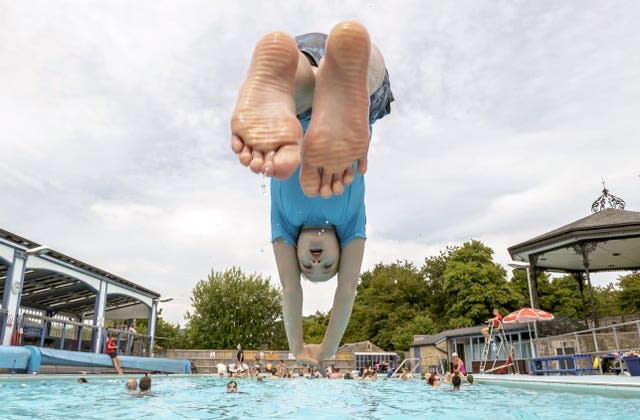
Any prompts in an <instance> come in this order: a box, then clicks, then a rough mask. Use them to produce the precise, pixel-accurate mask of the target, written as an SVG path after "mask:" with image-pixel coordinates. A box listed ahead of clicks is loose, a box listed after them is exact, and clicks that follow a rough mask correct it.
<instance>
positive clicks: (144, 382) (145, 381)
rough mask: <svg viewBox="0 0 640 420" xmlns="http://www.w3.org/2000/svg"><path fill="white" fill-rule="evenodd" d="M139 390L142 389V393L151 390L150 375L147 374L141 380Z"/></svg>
mask: <svg viewBox="0 0 640 420" xmlns="http://www.w3.org/2000/svg"><path fill="white" fill-rule="evenodd" d="M138 388H140V392H147V391H148V390H150V389H151V376H149V374H148V373H145V374H144V376H143V377H142V378H140V382H139V383H138Z"/></svg>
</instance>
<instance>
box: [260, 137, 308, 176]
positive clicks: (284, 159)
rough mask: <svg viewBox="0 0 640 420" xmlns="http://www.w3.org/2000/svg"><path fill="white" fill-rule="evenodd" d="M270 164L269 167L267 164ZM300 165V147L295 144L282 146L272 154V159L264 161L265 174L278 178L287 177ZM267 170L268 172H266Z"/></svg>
mask: <svg viewBox="0 0 640 420" xmlns="http://www.w3.org/2000/svg"><path fill="white" fill-rule="evenodd" d="M268 164H271V169H268V168H267V165H268ZM298 166H300V147H299V146H298V145H297V144H290V145H286V146H282V147H281V148H279V149H278V152H277V153H276V154H275V156H273V161H272V162H268V161H265V170H264V171H263V172H265V175H267V176H275V177H276V178H278V179H287V178H289V177H290V176H291V174H293V173H294V172H295V170H296V169H297V168H298ZM267 170H268V171H269V174H267V173H266V172H267Z"/></svg>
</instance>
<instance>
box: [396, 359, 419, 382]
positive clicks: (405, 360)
mask: <svg viewBox="0 0 640 420" xmlns="http://www.w3.org/2000/svg"><path fill="white" fill-rule="evenodd" d="M407 360H411V361H414V362H415V361H417V362H418V363H416V364H415V366H414V367H413V368H412V369H411V371H410V372H409V373H411V374H412V375H413V372H415V371H416V369H418V367H419V366H420V359H419V358H417V357H408V358H406V359H404V360H403V361H402V363H400V364H399V365H398V367H397V368H396V370H394V371H393V375H391V377H392V378H393V377H394V376H396V374H397V373H398V371H399V370H400V369H402V367H403V366H404V365H405V364H406V363H407Z"/></svg>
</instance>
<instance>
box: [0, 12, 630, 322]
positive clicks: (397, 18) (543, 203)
mask: <svg viewBox="0 0 640 420" xmlns="http://www.w3.org/2000/svg"><path fill="white" fill-rule="evenodd" d="M344 19H356V20H358V21H360V22H362V23H363V24H364V25H365V26H367V28H368V29H369V32H370V34H371V38H372V40H373V41H374V42H375V43H376V44H377V45H378V46H379V47H380V49H381V50H382V52H383V54H384V56H385V59H386V62H387V68H388V70H389V73H390V75H391V84H392V89H393V92H394V95H395V97H396V101H395V102H394V103H393V110H392V113H391V115H389V116H388V117H386V118H384V119H383V120H381V121H379V122H378V123H377V124H376V125H375V127H374V138H373V145H372V148H371V152H370V156H369V171H368V173H367V211H368V236H369V239H368V241H367V250H366V254H365V262H364V269H365V270H366V269H369V268H371V267H372V266H373V265H374V264H376V263H377V262H385V263H388V262H393V261H395V260H399V259H400V260H404V259H407V260H410V261H414V262H415V263H416V264H417V265H421V264H422V262H423V260H424V258H425V257H428V256H432V255H436V254H438V252H439V251H440V250H442V249H444V248H445V247H446V246H447V245H460V244H462V243H463V242H465V241H467V240H469V239H478V240H481V241H482V242H484V243H485V244H486V245H488V246H490V247H492V248H493V250H494V251H495V260H496V261H497V262H498V263H500V264H503V265H504V264H506V263H507V262H508V261H509V260H510V258H509V256H508V253H507V250H506V249H507V247H509V246H511V245H515V244H517V243H520V242H522V241H525V240H527V239H529V238H531V237H533V236H535V235H538V234H542V233H545V232H547V231H549V230H552V229H554V228H557V227H559V226H562V225H564V224H567V223H569V222H571V221H573V220H575V219H578V218H581V217H584V216H587V215H589V214H590V206H591V203H592V202H593V201H594V200H595V199H596V198H597V196H598V195H599V194H600V190H601V189H602V185H601V181H602V179H605V180H606V185H607V187H608V188H609V189H610V190H611V192H612V193H614V194H615V195H617V196H619V197H622V198H623V199H625V200H626V202H627V209H628V210H635V211H640V198H639V197H640V177H639V175H640V163H638V162H639V159H638V156H639V155H640V139H638V133H639V132H640V129H639V127H638V126H639V125H640V123H639V122H638V121H639V117H638V110H640V52H639V49H638V40H639V39H640V26H638V25H637V22H638V20H640V5H639V4H638V3H637V2H634V1H606V2H605V1H577V0H576V1H564V2H557V1H535V2H534V1H450V2H447V1H440V0H438V1H425V0H416V1H388V0H380V1H378V0H369V1H364V0H340V1H334V0H331V1H313V2H311V1H296V2H292V1H291V0H283V1H234V2H229V1H222V0H219V1H213V0H211V1H158V0H148V1H109V2H105V1H79V0H78V1H55V2H52V1H10V0H0V190H1V191H2V198H1V199H0V227H2V228H3V229H6V230H8V231H11V232H13V233H16V234H18V235H21V236H24V237H27V238H29V239H31V240H33V241H35V242H39V243H45V244H47V245H49V246H50V247H51V248H53V249H55V250H57V251H59V252H62V253H64V254H67V255H70V256H73V257H74V258H77V259H79V260H82V261H85V262H87V263H89V264H92V265H95V266H97V267H100V268H102V269H104V270H106V271H109V272H112V273H114V274H117V275H120V276H122V277H124V278H126V279H129V280H131V281H133V282H136V283H139V284H141V285H143V286H145V287H148V288H150V289H152V290H155V291H158V292H160V293H161V294H162V295H163V296H165V297H173V298H174V300H173V301H172V302H169V303H165V304H162V307H163V310H164V312H163V315H164V316H165V317H166V318H167V319H169V320H170V321H173V322H180V323H182V324H184V320H183V315H184V313H185V312H186V311H187V310H188V309H189V296H190V294H191V290H192V288H193V286H194V285H195V283H196V282H197V281H198V280H200V279H204V278H206V276H207V274H208V273H209V272H210V271H211V270H216V271H222V270H225V269H227V268H229V267H232V266H238V267H240V268H241V269H242V270H243V271H245V272H250V273H254V272H255V273H260V274H263V275H265V276H270V277H271V280H272V282H273V283H274V284H278V280H277V276H276V269H275V263H274V261H273V255H272V251H271V245H270V240H269V239H270V229H269V195H268V183H265V180H264V179H262V178H261V177H260V176H256V175H254V174H252V173H251V172H250V171H249V170H248V169H246V168H244V167H242V166H241V165H240V164H239V163H238V162H237V160H236V157H235V155H234V154H233V153H232V152H231V150H230V147H229V137H230V130H229V117H230V114H231V111H232V109H233V106H234V104H235V98H236V93H237V89H238V87H239V85H240V84H241V83H242V81H243V78H244V74H245V71H246V68H247V66H248V63H249V60H250V58H251V51H252V49H253V46H254V45H255V43H256V41H257V40H258V39H259V38H260V37H261V36H262V35H263V34H265V33H267V32H270V31H274V30H278V31H286V32H289V33H291V34H300V33H305V32H328V31H329V30H330V29H331V27H332V26H333V25H334V24H335V23H336V22H338V21H340V20H344ZM600 281H605V280H600ZM334 288H335V280H333V281H331V282H328V283H325V284H322V285H313V284H309V283H308V282H305V293H306V298H305V304H304V312H305V314H309V313H313V312H315V311H316V310H321V311H327V310H328V309H329V308H330V306H331V299H332V296H333V291H334Z"/></svg>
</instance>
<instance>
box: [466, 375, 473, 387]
mask: <svg viewBox="0 0 640 420" xmlns="http://www.w3.org/2000/svg"><path fill="white" fill-rule="evenodd" d="M467 383H468V384H469V385H473V375H472V374H468V375H467Z"/></svg>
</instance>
